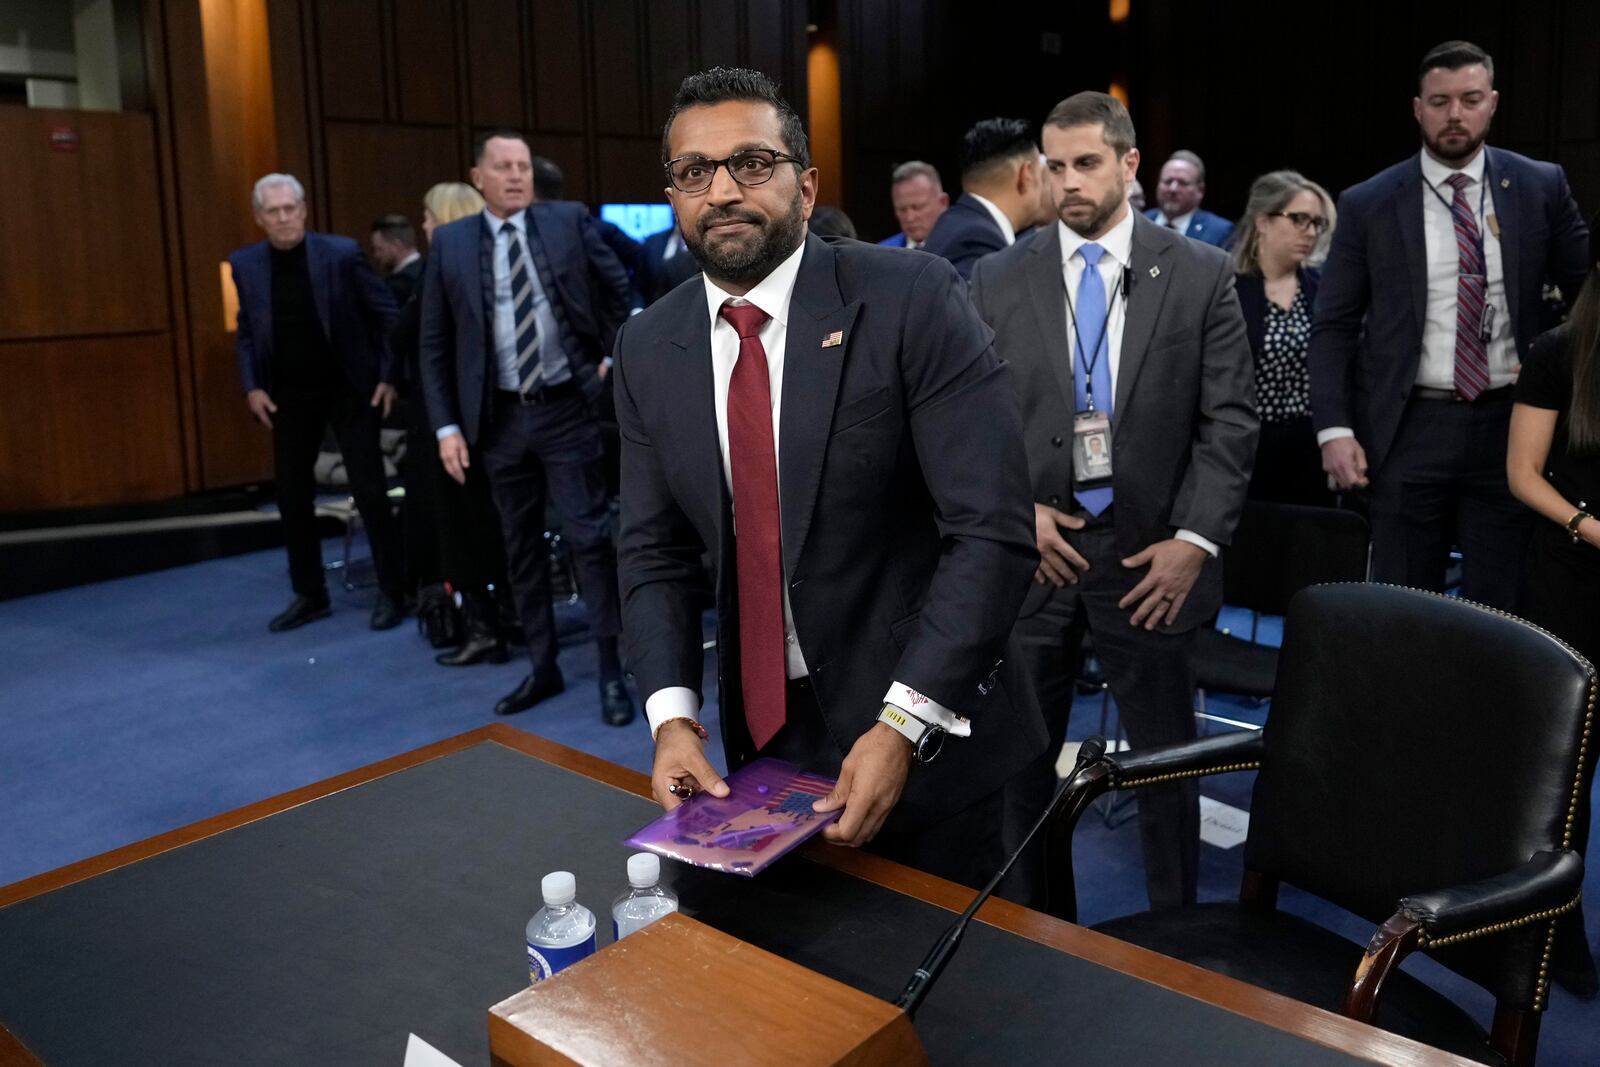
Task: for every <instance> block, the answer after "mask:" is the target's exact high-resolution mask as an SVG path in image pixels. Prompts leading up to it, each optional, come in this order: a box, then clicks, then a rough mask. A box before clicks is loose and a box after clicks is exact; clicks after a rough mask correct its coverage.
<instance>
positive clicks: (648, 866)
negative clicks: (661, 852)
mask: <svg viewBox="0 0 1600 1067" xmlns="http://www.w3.org/2000/svg"><path fill="white" fill-rule="evenodd" d="M659 881H661V857H660V856H657V855H656V854H655V853H654V852H635V853H634V854H633V855H631V856H629V857H628V884H629V885H631V886H633V888H635V889H649V888H650V887H651V886H653V885H655V884H656V883H657V882H659Z"/></svg>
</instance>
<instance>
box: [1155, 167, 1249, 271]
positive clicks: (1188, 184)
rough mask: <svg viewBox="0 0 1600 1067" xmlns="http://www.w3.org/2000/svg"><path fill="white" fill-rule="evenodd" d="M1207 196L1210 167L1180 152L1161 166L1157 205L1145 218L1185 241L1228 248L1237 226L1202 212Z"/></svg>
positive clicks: (1157, 188) (1218, 216)
mask: <svg viewBox="0 0 1600 1067" xmlns="http://www.w3.org/2000/svg"><path fill="white" fill-rule="evenodd" d="M1205 196H1206V165H1205V163H1204V162H1202V161H1201V159H1200V157H1199V156H1197V155H1195V154H1194V153H1193V152H1191V151H1189V150H1188V149H1187V148H1180V149H1178V150H1177V151H1176V152H1174V153H1172V157H1171V158H1170V159H1168V160H1167V161H1166V162H1165V163H1164V164H1162V166H1161V179H1160V181H1159V182H1158V183H1157V185H1156V203H1157V204H1158V205H1159V206H1158V207H1153V208H1151V209H1150V210H1149V211H1146V212H1145V213H1144V214H1145V218H1148V219H1152V220H1154V221H1155V222H1156V223H1157V224H1158V225H1161V226H1165V227H1166V228H1167V229H1169V230H1177V231H1178V232H1179V233H1181V234H1183V235H1184V236H1185V237H1193V238H1194V239H1195V240H1196V241H1203V242H1205V243H1206V244H1208V245H1216V246H1217V247H1218V248H1225V247H1227V244H1228V239H1229V238H1230V237H1232V236H1233V223H1231V222H1229V221H1228V220H1227V219H1225V218H1223V217H1222V216H1221V215H1213V214H1212V213H1211V212H1209V211H1205V210H1202V209H1201V207H1200V201H1202V200H1204V199H1205Z"/></svg>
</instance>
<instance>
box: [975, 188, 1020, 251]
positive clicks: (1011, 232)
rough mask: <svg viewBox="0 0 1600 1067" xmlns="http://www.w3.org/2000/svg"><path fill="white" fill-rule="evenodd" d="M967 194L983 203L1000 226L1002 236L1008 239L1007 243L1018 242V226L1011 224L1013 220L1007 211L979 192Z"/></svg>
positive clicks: (984, 207)
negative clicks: (1007, 215) (1007, 216)
mask: <svg viewBox="0 0 1600 1067" xmlns="http://www.w3.org/2000/svg"><path fill="white" fill-rule="evenodd" d="M967 195H968V196H970V197H972V199H974V200H976V201H977V202H978V203H980V204H982V205H983V209H984V210H985V211H987V212H988V213H989V214H990V215H991V216H992V217H993V218H994V222H995V225H996V226H999V227H1000V234H1001V236H1003V237H1004V238H1005V239H1006V244H1008V245H1011V244H1016V243H1017V231H1016V228H1015V227H1013V226H1012V225H1011V220H1010V219H1008V218H1006V213H1005V212H1004V211H1001V210H1000V209H999V208H997V207H995V206H994V204H993V203H991V202H990V201H988V200H986V199H984V198H983V197H981V196H979V195H978V194H977V193H968V194H967Z"/></svg>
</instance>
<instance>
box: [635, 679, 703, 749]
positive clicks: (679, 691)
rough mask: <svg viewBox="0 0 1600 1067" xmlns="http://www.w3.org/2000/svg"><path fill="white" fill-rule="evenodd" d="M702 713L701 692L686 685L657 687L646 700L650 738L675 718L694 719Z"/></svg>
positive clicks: (652, 738)
mask: <svg viewBox="0 0 1600 1067" xmlns="http://www.w3.org/2000/svg"><path fill="white" fill-rule="evenodd" d="M699 714H700V694H699V693H696V692H695V691H694V690H693V689H690V688H689V687H688V686H686V685H669V686H667V687H666V688H665V689H657V690H656V691H655V692H654V693H651V694H650V695H649V696H648V697H646V698H645V701H644V717H645V718H646V719H647V720H649V723H650V738H651V740H655V736H656V734H657V733H659V732H660V730H661V727H662V726H664V725H666V724H667V723H669V722H671V721H672V720H673V719H693V718H695V716H697V715H699Z"/></svg>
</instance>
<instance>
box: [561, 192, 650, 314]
mask: <svg viewBox="0 0 1600 1067" xmlns="http://www.w3.org/2000/svg"><path fill="white" fill-rule="evenodd" d="M573 203H578V201H573ZM584 210H586V211H587V210H588V209H587V208H585V209H584ZM590 221H591V222H592V223H593V224H594V228H595V230H597V231H598V232H599V234H600V240H602V241H604V242H605V243H606V247H607V248H609V249H611V254H612V255H614V256H616V257H617V261H618V262H620V263H621V264H622V269H623V270H625V271H627V272H628V308H629V310H632V309H633V308H642V307H644V306H645V299H644V292H643V290H641V288H640V287H639V267H640V265H641V262H642V261H643V259H644V245H643V244H641V243H640V242H638V241H635V240H634V239H633V238H632V237H630V236H628V234H627V232H626V231H625V230H623V228H622V227H621V226H618V225H617V224H616V223H614V222H607V221H606V220H605V219H591V220H590Z"/></svg>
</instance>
